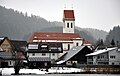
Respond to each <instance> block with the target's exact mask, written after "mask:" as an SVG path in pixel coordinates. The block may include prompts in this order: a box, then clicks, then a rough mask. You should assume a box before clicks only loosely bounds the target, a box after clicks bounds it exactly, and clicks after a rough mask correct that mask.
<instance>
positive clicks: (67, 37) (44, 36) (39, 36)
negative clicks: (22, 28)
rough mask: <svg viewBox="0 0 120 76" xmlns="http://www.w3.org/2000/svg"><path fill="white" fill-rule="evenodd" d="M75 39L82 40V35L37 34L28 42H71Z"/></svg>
mask: <svg viewBox="0 0 120 76" xmlns="http://www.w3.org/2000/svg"><path fill="white" fill-rule="evenodd" d="M75 38H80V35H79V34H74V33H58V32H35V33H34V34H33V35H32V37H31V38H30V39H29V41H28V42H33V40H61V41H71V40H72V39H75Z"/></svg>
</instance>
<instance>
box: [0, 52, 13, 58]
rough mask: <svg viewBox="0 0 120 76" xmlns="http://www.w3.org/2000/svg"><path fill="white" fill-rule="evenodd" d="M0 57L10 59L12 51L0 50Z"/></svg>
mask: <svg viewBox="0 0 120 76" xmlns="http://www.w3.org/2000/svg"><path fill="white" fill-rule="evenodd" d="M0 58H2V59H12V58H13V57H12V53H11V52H0Z"/></svg>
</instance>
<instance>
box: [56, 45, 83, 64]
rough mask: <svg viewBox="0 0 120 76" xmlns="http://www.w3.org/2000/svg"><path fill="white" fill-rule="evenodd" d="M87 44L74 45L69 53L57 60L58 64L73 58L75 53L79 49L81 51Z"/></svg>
mask: <svg viewBox="0 0 120 76" xmlns="http://www.w3.org/2000/svg"><path fill="white" fill-rule="evenodd" d="M84 47H85V46H74V47H73V48H71V49H70V50H69V51H68V53H67V54H66V55H65V56H64V57H63V59H61V60H60V61H58V62H57V64H61V63H64V62H65V61H67V60H69V59H70V58H72V57H73V56H74V55H76V54H77V53H78V52H79V51H81V50H82V49H83V48H84Z"/></svg>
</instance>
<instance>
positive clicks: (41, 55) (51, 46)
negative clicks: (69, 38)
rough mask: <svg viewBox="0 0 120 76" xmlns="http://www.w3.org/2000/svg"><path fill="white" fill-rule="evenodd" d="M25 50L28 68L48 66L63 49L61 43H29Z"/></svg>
mask: <svg viewBox="0 0 120 76" xmlns="http://www.w3.org/2000/svg"><path fill="white" fill-rule="evenodd" d="M26 52H27V57H28V65H29V68H50V67H51V64H54V62H55V60H57V59H58V57H59V53H62V52H63V49H62V44H61V43H30V44H28V50H27V51H26Z"/></svg>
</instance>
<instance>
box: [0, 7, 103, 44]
mask: <svg viewBox="0 0 120 76" xmlns="http://www.w3.org/2000/svg"><path fill="white" fill-rule="evenodd" d="M62 26H63V23H62V22H57V21H56V22H49V21H47V20H45V19H44V18H41V17H39V16H35V15H31V16H28V15H27V13H25V14H23V13H22V12H19V11H15V10H13V9H7V8H5V7H2V6H0V36H7V37H9V38H10V39H19V40H28V38H29V37H30V36H31V35H32V33H33V32H62ZM91 30H94V29H90V30H86V29H81V28H79V27H76V30H75V32H76V33H79V34H80V36H81V37H82V38H84V39H87V40H89V41H91V42H92V43H94V42H95V41H96V40H97V39H98V38H99V37H97V38H96V34H94V33H93V32H91ZM94 32H96V30H95V31H94ZM98 32H99V33H101V32H102V31H98ZM101 34H102V33H101ZM99 36H100V35H99ZM103 37H105V35H103Z"/></svg>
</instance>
